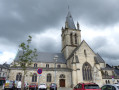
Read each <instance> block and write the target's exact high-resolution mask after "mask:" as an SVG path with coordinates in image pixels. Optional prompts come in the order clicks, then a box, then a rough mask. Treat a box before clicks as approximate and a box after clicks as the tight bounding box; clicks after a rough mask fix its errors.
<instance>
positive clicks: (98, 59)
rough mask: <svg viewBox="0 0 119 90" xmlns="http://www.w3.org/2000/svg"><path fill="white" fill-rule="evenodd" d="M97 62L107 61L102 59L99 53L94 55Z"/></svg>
mask: <svg viewBox="0 0 119 90" xmlns="http://www.w3.org/2000/svg"><path fill="white" fill-rule="evenodd" d="M94 60H95V62H96V63H97V64H98V63H105V61H104V60H103V59H102V57H101V56H100V55H99V54H98V53H97V54H96V56H95V57H94Z"/></svg>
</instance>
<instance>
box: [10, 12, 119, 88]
mask: <svg viewBox="0 0 119 90" xmlns="http://www.w3.org/2000/svg"><path fill="white" fill-rule="evenodd" d="M61 32H62V34H61V38H62V49H61V53H48V52H37V54H38V56H37V59H33V61H32V65H30V66H29V67H27V73H26V75H25V81H26V82H28V83H29V84H30V83H38V82H39V83H40V84H41V83H46V84H47V86H49V85H50V84H51V83H56V84H57V87H74V86H75V85H76V84H77V83H80V82H83V83H87V82H94V83H97V84H98V85H99V86H102V85H103V84H106V83H111V84H112V83H117V82H119V73H117V72H118V71H116V70H115V68H113V67H111V66H109V65H107V64H106V63H105V61H104V60H103V59H102V57H101V56H100V55H99V54H98V53H95V52H94V51H93V50H92V49H91V48H90V46H89V45H88V44H87V43H86V41H85V40H83V41H81V29H80V25H79V23H78V22H77V24H76V25H75V23H74V21H73V17H72V15H71V13H70V11H69V12H68V14H67V17H66V21H65V26H64V27H62V29H61ZM20 55H22V52H21V51H19V52H18V53H17V55H16V57H15V59H14V62H12V63H11V65H10V73H9V80H16V81H21V79H22V77H23V71H22V68H21V67H20V65H18V66H16V67H15V66H14V63H17V62H18V61H19V56H20ZM38 68H41V69H42V74H41V76H40V78H39V75H38V73H37V70H38ZM112 78H113V79H112Z"/></svg>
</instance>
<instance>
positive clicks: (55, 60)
mask: <svg viewBox="0 0 119 90" xmlns="http://www.w3.org/2000/svg"><path fill="white" fill-rule="evenodd" d="M57 60H58V56H57V55H55V56H54V66H55V78H54V80H55V84H56V63H57Z"/></svg>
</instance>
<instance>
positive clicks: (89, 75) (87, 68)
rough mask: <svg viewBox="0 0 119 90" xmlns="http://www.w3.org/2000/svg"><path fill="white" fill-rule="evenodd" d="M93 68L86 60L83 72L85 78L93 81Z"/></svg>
mask: <svg viewBox="0 0 119 90" xmlns="http://www.w3.org/2000/svg"><path fill="white" fill-rule="evenodd" d="M91 70H92V68H91V65H90V64H89V63H88V62H86V63H84V64H83V68H82V72H83V80H85V81H91V80H92V71H91Z"/></svg>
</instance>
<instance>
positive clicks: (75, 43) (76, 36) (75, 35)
mask: <svg viewBox="0 0 119 90" xmlns="http://www.w3.org/2000/svg"><path fill="white" fill-rule="evenodd" d="M74 37H75V44H77V34H75V36H74Z"/></svg>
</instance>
